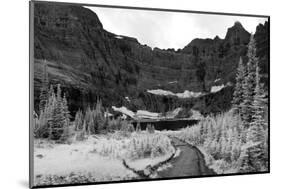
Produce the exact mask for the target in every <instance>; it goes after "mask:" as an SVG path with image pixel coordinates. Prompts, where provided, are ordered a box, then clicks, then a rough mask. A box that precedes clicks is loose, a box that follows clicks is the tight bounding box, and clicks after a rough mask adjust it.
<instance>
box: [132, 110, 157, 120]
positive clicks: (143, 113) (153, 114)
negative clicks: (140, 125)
mask: <svg viewBox="0 0 281 189" xmlns="http://www.w3.org/2000/svg"><path fill="white" fill-rule="evenodd" d="M136 117H137V118H148V119H159V118H160V113H156V112H149V111H146V110H138V111H137V113H136Z"/></svg>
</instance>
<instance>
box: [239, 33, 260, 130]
mask: <svg viewBox="0 0 281 189" xmlns="http://www.w3.org/2000/svg"><path fill="white" fill-rule="evenodd" d="M247 56H248V63H247V76H246V77H245V82H244V83H243V85H242V87H243V98H244V101H243V103H242V111H241V112H242V120H243V125H244V127H246V128H248V127H249V126H250V123H251V121H252V114H253V111H254V110H253V107H252V104H253V101H254V95H255V87H256V86H255V84H256V66H257V65H258V58H257V57H256V42H255V39H254V36H253V35H251V38H250V42H249V45H248V54H247Z"/></svg>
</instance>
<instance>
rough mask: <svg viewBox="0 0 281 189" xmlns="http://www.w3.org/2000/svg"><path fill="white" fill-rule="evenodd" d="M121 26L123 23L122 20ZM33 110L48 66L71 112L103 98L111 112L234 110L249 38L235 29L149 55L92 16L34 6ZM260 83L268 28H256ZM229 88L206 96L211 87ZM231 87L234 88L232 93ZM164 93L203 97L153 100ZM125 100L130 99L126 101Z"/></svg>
mask: <svg viewBox="0 0 281 189" xmlns="http://www.w3.org/2000/svg"><path fill="white" fill-rule="evenodd" d="M120 22H121V21H120ZM34 29H35V39H34V47H35V49H34V51H35V52H34V54H35V67H34V70H35V75H34V86H35V89H34V90H35V109H36V106H37V104H38V101H39V94H40V86H41V80H42V70H43V69H42V68H43V65H44V63H45V64H47V65H48V75H49V81H50V83H51V84H56V83H60V84H61V85H62V88H63V91H65V92H66V96H67V99H69V106H70V110H71V111H72V112H74V111H76V110H77V109H85V108H86V107H87V106H89V105H93V104H94V103H95V102H96V99H97V98H101V99H102V101H103V104H104V105H105V106H107V107H111V106H112V105H115V106H121V105H126V106H127V107H129V108H131V109H132V110H137V109H146V110H150V111H158V112H159V111H162V112H163V111H168V110H170V109H172V108H175V107H179V106H181V107H186V108H196V109H198V110H201V112H202V111H205V113H209V112H219V111H221V110H225V109H227V108H229V107H230V101H231V98H232V90H233V89H232V86H233V83H234V82H235V74H236V67H237V64H238V60H239V57H240V56H241V57H242V58H243V60H244V62H246V61H247V58H246V53H247V44H248V42H249V38H250V34H249V33H248V32H247V31H246V30H245V29H244V28H243V26H242V25H241V24H240V23H239V22H236V23H235V24H234V25H233V26H232V27H230V28H229V29H228V31H227V34H226V36H225V38H224V39H220V38H219V37H217V36H216V37H215V38H214V39H194V40H193V41H191V42H190V43H189V44H188V45H187V46H186V47H184V48H183V49H180V50H177V51H175V50H173V49H167V50H164V49H158V48H154V49H152V48H150V47H148V46H146V45H142V44H140V43H139V42H138V40H137V39H135V38H132V37H127V36H118V35H116V34H113V33H110V32H108V31H106V30H105V29H104V28H103V26H102V23H101V22H100V20H99V18H98V16H97V15H96V14H95V13H94V12H92V11H91V10H89V9H87V8H84V7H80V6H74V5H58V4H48V3H35V18H34ZM255 38H256V40H257V52H258V56H259V58H260V60H261V68H262V73H263V77H264V79H263V81H264V82H265V83H267V82H266V81H267V77H268V48H269V47H268V23H265V24H264V25H262V24H260V25H259V26H257V31H256V33H255ZM227 83H228V87H226V88H224V89H223V90H221V91H219V92H217V93H209V92H210V90H211V87H212V86H216V85H222V84H224V85H226V84H227ZM231 85H232V86H231ZM151 89H163V90H168V91H172V92H174V93H182V92H183V91H185V90H189V91H194V92H202V93H204V94H206V95H204V96H202V97H200V98H196V99H179V98H177V97H174V96H159V95H155V94H150V93H148V92H147V90H151ZM126 97H127V98H126Z"/></svg>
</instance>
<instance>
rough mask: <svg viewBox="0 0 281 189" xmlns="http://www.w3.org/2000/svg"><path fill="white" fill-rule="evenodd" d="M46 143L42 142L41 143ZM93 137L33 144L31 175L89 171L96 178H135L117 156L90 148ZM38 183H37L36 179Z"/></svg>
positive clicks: (63, 174)
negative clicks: (68, 141)
mask: <svg viewBox="0 0 281 189" xmlns="http://www.w3.org/2000/svg"><path fill="white" fill-rule="evenodd" d="M44 143H45V144H44ZM93 145H94V140H93V139H89V140H86V141H83V142H75V143H73V144H71V145H68V144H48V143H46V142H45V141H44V142H43V144H40V145H36V144H35V147H34V150H35V151H34V175H35V183H36V178H38V177H39V176H40V177H44V176H48V175H56V176H65V175H69V174H71V173H74V174H80V175H88V174H91V176H92V177H94V180H95V181H104V180H107V179H108V180H122V179H127V178H135V177H137V175H135V174H134V173H133V172H132V171H129V170H128V169H126V168H125V167H124V166H123V165H122V161H121V160H120V159H112V158H106V157H103V156H101V155H99V154H97V153H94V152H93ZM38 184H40V183H38Z"/></svg>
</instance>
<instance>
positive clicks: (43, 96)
mask: <svg viewBox="0 0 281 189" xmlns="http://www.w3.org/2000/svg"><path fill="white" fill-rule="evenodd" d="M48 85H49V81H48V70H47V64H46V60H45V61H44V65H43V75H42V86H41V91H40V96H39V99H40V102H39V111H40V112H42V111H44V108H45V106H46V104H47V101H48Z"/></svg>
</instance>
